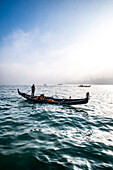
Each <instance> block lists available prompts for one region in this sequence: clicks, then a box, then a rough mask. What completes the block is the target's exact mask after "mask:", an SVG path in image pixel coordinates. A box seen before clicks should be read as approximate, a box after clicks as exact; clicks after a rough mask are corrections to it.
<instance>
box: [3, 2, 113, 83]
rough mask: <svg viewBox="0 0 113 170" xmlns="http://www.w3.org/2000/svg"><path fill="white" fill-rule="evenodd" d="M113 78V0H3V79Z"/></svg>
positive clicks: (92, 80)
mask: <svg viewBox="0 0 113 170" xmlns="http://www.w3.org/2000/svg"><path fill="white" fill-rule="evenodd" d="M82 81H84V82H89V83H113V0H0V84H32V83H35V84H39V83H64V82H82Z"/></svg>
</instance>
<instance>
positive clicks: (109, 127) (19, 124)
mask: <svg viewBox="0 0 113 170" xmlns="http://www.w3.org/2000/svg"><path fill="white" fill-rule="evenodd" d="M17 88H19V89H20V90H21V91H23V92H27V91H28V90H29V89H30V86H0V170H13V169H14V170H15V169H16V170H60V169H61V170H63V169H65V170H68V169H69V170H73V169H75V170H76V169H81V170H83V169H84V170H87V169H88V170H95V169H113V86H110V85H107V86H106V85H103V86H101V85H98V86H97V85H92V86H91V87H90V88H80V87H77V85H62V86H58V85H57V86H55V85H53V86H52V85H51V86H48V85H47V86H41V85H40V86H37V87H36V89H37V91H36V93H37V94H41V93H44V94H45V95H47V96H53V97H59V98H68V97H69V96H70V95H71V96H72V98H82V97H85V93H86V92H87V91H89V92H90V100H89V103H88V104H85V105H76V106H62V105H49V104H38V103H37V104H33V103H30V102H28V101H26V100H24V99H23V98H19V97H20V96H18V94H17Z"/></svg>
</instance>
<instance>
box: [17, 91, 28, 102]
mask: <svg viewBox="0 0 113 170" xmlns="http://www.w3.org/2000/svg"><path fill="white" fill-rule="evenodd" d="M30 91H31V90H28V91H27V92H26V93H29V92H30ZM21 97H22V96H21ZM21 97H19V98H18V99H17V100H16V102H17V101H18V100H19V99H21Z"/></svg>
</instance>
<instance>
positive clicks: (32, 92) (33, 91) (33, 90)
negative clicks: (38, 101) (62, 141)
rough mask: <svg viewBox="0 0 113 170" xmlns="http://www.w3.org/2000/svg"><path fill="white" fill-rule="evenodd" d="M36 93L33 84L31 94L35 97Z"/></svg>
mask: <svg viewBox="0 0 113 170" xmlns="http://www.w3.org/2000/svg"><path fill="white" fill-rule="evenodd" d="M34 93H35V85H34V84H33V85H32V87H31V96H32V97H34Z"/></svg>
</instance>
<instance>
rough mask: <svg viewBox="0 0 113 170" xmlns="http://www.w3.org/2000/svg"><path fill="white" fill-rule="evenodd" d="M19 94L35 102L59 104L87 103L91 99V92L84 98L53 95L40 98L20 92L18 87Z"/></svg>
mask: <svg viewBox="0 0 113 170" xmlns="http://www.w3.org/2000/svg"><path fill="white" fill-rule="evenodd" d="M17 91H18V94H19V95H20V96H22V97H24V98H25V99H27V100H29V101H32V102H34V103H48V104H58V105H77V104H86V103H88V100H89V92H87V93H86V97H85V98H82V99H56V98H53V97H44V98H43V99H41V98H40V96H33V97H32V96H31V95H29V94H26V93H22V92H20V90H19V89H17Z"/></svg>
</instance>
